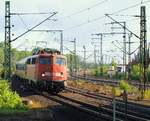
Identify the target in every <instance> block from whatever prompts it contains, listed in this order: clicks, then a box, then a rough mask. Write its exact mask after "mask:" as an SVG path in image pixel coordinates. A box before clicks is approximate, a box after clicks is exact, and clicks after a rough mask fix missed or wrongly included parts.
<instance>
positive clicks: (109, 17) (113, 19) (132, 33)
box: [105, 14, 140, 39]
mask: <svg viewBox="0 0 150 121" xmlns="http://www.w3.org/2000/svg"><path fill="white" fill-rule="evenodd" d="M105 15H106V16H107V17H108V18H110V19H111V20H113V21H114V22H116V23H118V24H119V25H120V26H122V27H124V28H125V29H126V30H127V31H129V32H130V33H131V34H133V35H134V36H135V37H136V38H138V39H140V37H139V36H138V35H136V34H135V33H133V32H132V31H131V30H130V29H128V28H127V27H125V26H124V25H122V24H121V23H120V22H118V21H116V20H115V19H114V18H112V17H111V16H110V15H109V14H105Z"/></svg>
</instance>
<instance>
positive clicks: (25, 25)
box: [18, 15, 29, 30]
mask: <svg viewBox="0 0 150 121" xmlns="http://www.w3.org/2000/svg"><path fill="white" fill-rule="evenodd" d="M18 17H19V19H20V20H21V22H22V23H23V25H24V27H25V28H26V29H27V30H29V27H28V26H27V24H26V23H25V22H24V20H23V19H22V17H21V16H20V15H18Z"/></svg>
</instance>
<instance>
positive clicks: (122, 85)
mask: <svg viewBox="0 0 150 121" xmlns="http://www.w3.org/2000/svg"><path fill="white" fill-rule="evenodd" d="M120 89H122V90H124V91H128V90H130V89H131V86H130V85H129V84H128V83H127V82H126V81H124V80H121V81H120Z"/></svg>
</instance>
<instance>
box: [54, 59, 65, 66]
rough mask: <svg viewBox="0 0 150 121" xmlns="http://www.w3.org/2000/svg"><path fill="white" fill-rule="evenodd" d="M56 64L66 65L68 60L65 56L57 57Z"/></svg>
mask: <svg viewBox="0 0 150 121" xmlns="http://www.w3.org/2000/svg"><path fill="white" fill-rule="evenodd" d="M56 64H59V65H66V61H65V59H63V58H56Z"/></svg>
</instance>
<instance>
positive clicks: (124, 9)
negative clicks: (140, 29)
mask: <svg viewBox="0 0 150 121" xmlns="http://www.w3.org/2000/svg"><path fill="white" fill-rule="evenodd" d="M148 2H150V0H146V1H143V4H144V3H148ZM140 5H141V2H140V3H137V4H134V5H131V6H129V7H126V8H123V9H120V10H118V11H115V12H113V13H111V14H109V15H114V14H117V13H120V12H123V11H126V10H129V9H132V8H135V7H138V6H140ZM103 18H105V15H103V16H100V17H97V18H94V19H91V20H88V21H86V22H83V23H81V24H78V25H74V26H72V27H69V28H66V29H64V31H67V30H70V29H74V28H77V27H80V26H83V25H86V24H89V23H92V22H95V21H98V20H101V19H103Z"/></svg>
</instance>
